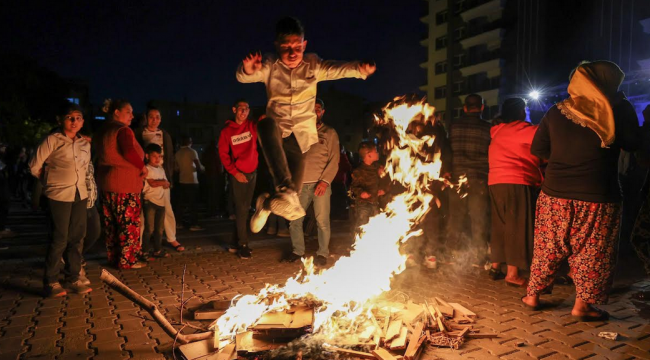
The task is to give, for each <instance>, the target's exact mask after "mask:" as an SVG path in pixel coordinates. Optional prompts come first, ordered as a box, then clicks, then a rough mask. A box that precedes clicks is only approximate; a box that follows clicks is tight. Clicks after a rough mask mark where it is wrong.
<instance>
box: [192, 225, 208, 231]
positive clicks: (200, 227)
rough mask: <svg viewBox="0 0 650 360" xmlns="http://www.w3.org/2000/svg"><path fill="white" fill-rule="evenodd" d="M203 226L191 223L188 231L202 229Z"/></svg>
mask: <svg viewBox="0 0 650 360" xmlns="http://www.w3.org/2000/svg"><path fill="white" fill-rule="evenodd" d="M203 230H205V228H204V227H203V226H200V225H192V226H190V231H203Z"/></svg>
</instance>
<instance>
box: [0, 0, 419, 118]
mask: <svg viewBox="0 0 650 360" xmlns="http://www.w3.org/2000/svg"><path fill="white" fill-rule="evenodd" d="M50 3H51V5H48V6H45V5H40V6H36V5H35V4H34V2H31V1H22V2H15V1H10V2H5V1H3V4H2V5H0V6H1V8H0V28H1V29H2V30H1V33H2V38H3V39H2V51H9V52H14V53H19V54H22V55H25V56H28V57H30V58H33V59H35V60H36V61H38V63H39V64H40V65H41V66H45V67H47V68H49V69H51V70H53V71H55V72H57V73H58V74H59V75H61V76H64V77H77V78H82V79H86V80H88V81H89V83H90V96H91V102H92V103H94V104H97V103H101V101H102V99H104V98H106V97H113V98H117V97H123V98H127V99H129V100H131V101H132V103H133V105H134V107H135V108H136V110H143V108H144V105H145V103H146V101H148V100H150V99H167V100H179V101H182V100H183V99H184V98H187V100H188V101H192V102H215V101H218V102H220V103H226V104H229V103H230V102H232V101H233V100H235V99H236V98H239V97H247V98H249V99H251V101H252V103H253V104H254V105H262V104H264V103H265V101H266V95H265V93H264V87H263V85H261V84H256V85H250V84H239V83H238V82H237V81H236V80H235V75H234V72H235V69H236V67H237V65H238V63H239V62H240V61H241V59H242V58H243V57H244V56H245V55H246V54H247V53H248V52H250V51H262V52H263V53H268V52H274V48H273V40H274V31H275V23H276V22H277V20H279V19H280V18H281V17H283V16H295V17H297V18H299V19H300V20H301V21H302V22H303V25H304V26H305V29H306V37H305V38H306V39H307V41H308V44H307V52H315V53H317V54H318V55H320V56H321V57H322V58H324V59H335V60H355V59H359V60H361V59H371V60H375V61H376V62H377V67H378V69H377V73H375V75H373V76H372V77H371V78H369V79H368V80H367V81H360V80H338V81H335V82H332V83H331V84H332V85H335V86H336V88H337V89H339V90H342V91H347V92H350V93H353V94H355V95H359V96H362V97H364V98H366V99H368V100H371V101H375V100H378V101H384V100H389V99H391V98H392V97H394V96H396V95H401V94H404V93H409V92H419V90H418V87H419V86H420V85H423V84H424V83H425V81H426V74H425V71H424V70H423V69H421V68H420V66H419V64H420V63H422V62H424V61H425V60H426V51H425V48H423V47H422V46H421V45H420V40H421V39H422V38H423V37H424V36H425V34H426V30H427V27H426V25H425V24H423V23H421V22H420V20H419V18H420V17H422V16H424V15H426V6H427V3H426V2H425V1H422V0H406V1H394V0H393V1H376V0H375V1H373V0H360V1H357V0H354V1H352V0H350V1H200V0H198V1H184V2H180V1H179V2H167V1H116V2H113V1H103V2H95V1H84V2H79V3H80V4H81V5H79V4H75V5H65V4H68V3H67V2H65V4H64V2H61V3H59V2H58V1H52V2H50ZM169 4H173V5H169Z"/></svg>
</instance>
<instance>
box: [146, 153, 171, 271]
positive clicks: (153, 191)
mask: <svg viewBox="0 0 650 360" xmlns="http://www.w3.org/2000/svg"><path fill="white" fill-rule="evenodd" d="M144 151H145V158H146V159H147V170H149V172H148V174H147V177H146V181H145V182H144V189H143V191H142V192H143V193H144V234H143V236H142V250H143V253H144V254H145V257H146V258H149V257H154V258H165V257H168V256H169V254H167V252H166V251H165V250H163V249H162V234H163V231H164V230H165V202H166V201H169V181H167V176H165V169H164V168H163V167H162V162H163V156H162V148H161V147H160V145H158V144H155V143H150V144H149V145H147V147H146V148H145V150H144ZM152 235H153V240H152V239H151V236H152Z"/></svg>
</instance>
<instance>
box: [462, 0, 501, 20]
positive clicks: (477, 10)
mask: <svg viewBox="0 0 650 360" xmlns="http://www.w3.org/2000/svg"><path fill="white" fill-rule="evenodd" d="M462 3H463V4H462V5H461V7H462V10H461V13H460V16H461V17H462V18H463V21H465V22H468V21H470V20H472V19H474V18H477V17H481V16H486V15H493V16H494V15H497V13H498V15H500V13H501V10H502V9H503V7H504V3H505V0H465V1H463V2H462Z"/></svg>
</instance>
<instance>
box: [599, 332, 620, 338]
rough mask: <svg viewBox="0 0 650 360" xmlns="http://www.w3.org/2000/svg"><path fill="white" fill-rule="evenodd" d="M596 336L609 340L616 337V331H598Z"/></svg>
mask: <svg viewBox="0 0 650 360" xmlns="http://www.w3.org/2000/svg"><path fill="white" fill-rule="evenodd" d="M598 336H599V337H601V338H605V339H609V340H616V339H618V333H615V332H608V331H602V332H599V333H598Z"/></svg>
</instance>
